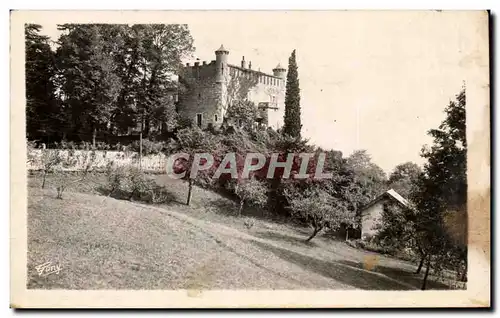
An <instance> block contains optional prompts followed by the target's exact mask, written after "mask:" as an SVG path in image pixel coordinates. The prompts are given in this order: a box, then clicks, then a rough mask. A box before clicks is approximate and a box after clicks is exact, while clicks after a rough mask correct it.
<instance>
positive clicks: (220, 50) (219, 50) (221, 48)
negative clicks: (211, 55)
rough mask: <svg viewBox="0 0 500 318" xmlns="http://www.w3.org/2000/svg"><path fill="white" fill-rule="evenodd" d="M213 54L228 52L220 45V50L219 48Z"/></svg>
mask: <svg viewBox="0 0 500 318" xmlns="http://www.w3.org/2000/svg"><path fill="white" fill-rule="evenodd" d="M215 52H229V51H228V50H226V49H225V48H224V45H222V44H221V45H220V48H219V49H218V50H217V51H215Z"/></svg>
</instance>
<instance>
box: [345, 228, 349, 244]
mask: <svg viewBox="0 0 500 318" xmlns="http://www.w3.org/2000/svg"><path fill="white" fill-rule="evenodd" d="M345 240H346V241H348V240H349V228H348V227H346V228H345Z"/></svg>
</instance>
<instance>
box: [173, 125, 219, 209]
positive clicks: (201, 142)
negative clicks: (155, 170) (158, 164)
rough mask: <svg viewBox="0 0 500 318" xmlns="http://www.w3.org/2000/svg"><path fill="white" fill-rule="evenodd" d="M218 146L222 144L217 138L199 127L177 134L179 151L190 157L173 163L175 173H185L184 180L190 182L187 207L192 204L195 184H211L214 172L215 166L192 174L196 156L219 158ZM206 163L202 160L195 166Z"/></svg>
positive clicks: (182, 130) (185, 129)
mask: <svg viewBox="0 0 500 318" xmlns="http://www.w3.org/2000/svg"><path fill="white" fill-rule="evenodd" d="M218 145H220V143H219V142H218V141H217V140H216V137H215V136H213V135H211V134H210V133H205V132H203V131H202V130H201V129H200V128H198V127H192V128H184V129H181V130H179V131H178V132H177V151H178V152H179V153H186V154H187V155H189V157H188V158H180V159H177V160H176V161H175V162H172V164H173V165H174V172H175V173H178V174H179V173H184V176H183V178H182V179H183V180H186V181H187V182H188V194H187V199H186V205H190V203H191V197H192V191H193V186H194V185H195V183H199V184H209V183H211V182H212V180H211V175H212V174H213V171H214V165H212V166H211V168H210V169H208V170H199V171H196V173H193V174H192V173H191V172H192V169H193V163H194V160H195V155H196V154H202V153H206V154H210V155H212V156H213V157H216V158H218V157H220V155H221V154H220V153H218V152H217V149H218V147H217V146H218ZM221 153H222V152H221ZM206 161H207V160H206V158H205V159H204V158H200V162H196V163H195V164H196V165H198V164H200V165H203V164H205V163H206Z"/></svg>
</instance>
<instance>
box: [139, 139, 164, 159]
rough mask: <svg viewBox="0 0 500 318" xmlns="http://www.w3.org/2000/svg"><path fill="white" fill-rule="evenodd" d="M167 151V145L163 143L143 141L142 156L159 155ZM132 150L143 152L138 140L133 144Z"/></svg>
mask: <svg viewBox="0 0 500 318" xmlns="http://www.w3.org/2000/svg"><path fill="white" fill-rule="evenodd" d="M166 149H167V143H165V142H163V141H151V140H149V139H143V140H142V155H143V156H148V155H157V154H159V153H162V152H164V151H165V150H166ZM131 150H132V151H135V152H139V151H140V150H141V147H140V141H139V140H136V141H134V142H133V143H132V144H131Z"/></svg>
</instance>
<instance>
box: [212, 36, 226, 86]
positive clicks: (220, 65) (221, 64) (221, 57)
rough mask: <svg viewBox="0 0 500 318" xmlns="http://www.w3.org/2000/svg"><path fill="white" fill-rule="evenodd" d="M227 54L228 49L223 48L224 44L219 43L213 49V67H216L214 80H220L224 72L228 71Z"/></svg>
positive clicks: (223, 76)
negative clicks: (215, 48) (217, 47)
mask: <svg viewBox="0 0 500 318" xmlns="http://www.w3.org/2000/svg"><path fill="white" fill-rule="evenodd" d="M228 55H229V51H228V50H226V49H225V48H224V45H222V44H221V46H220V48H219V49H218V50H217V51H215V69H216V72H217V73H216V81H217V82H222V81H223V79H224V78H225V75H226V73H228V71H229V67H228V66H227V56H228Z"/></svg>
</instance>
